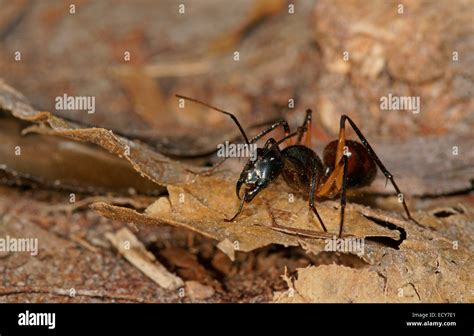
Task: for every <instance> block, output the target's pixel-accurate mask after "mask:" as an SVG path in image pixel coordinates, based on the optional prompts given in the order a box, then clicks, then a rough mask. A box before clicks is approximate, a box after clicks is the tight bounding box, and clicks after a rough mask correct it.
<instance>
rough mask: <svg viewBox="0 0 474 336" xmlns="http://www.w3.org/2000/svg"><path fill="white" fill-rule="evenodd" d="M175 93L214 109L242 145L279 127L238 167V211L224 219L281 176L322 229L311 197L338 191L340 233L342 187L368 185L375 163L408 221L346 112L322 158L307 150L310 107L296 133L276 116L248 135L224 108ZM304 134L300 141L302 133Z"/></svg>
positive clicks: (343, 201) (390, 177) (343, 202)
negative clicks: (305, 200)
mask: <svg viewBox="0 0 474 336" xmlns="http://www.w3.org/2000/svg"><path fill="white" fill-rule="evenodd" d="M176 97H178V98H181V99H185V100H189V101H192V102H195V103H198V104H201V105H203V106H206V107H208V108H211V109H213V110H216V111H218V112H220V113H223V114H225V115H228V116H229V117H230V118H232V120H233V121H234V123H235V124H236V125H237V127H238V128H239V130H240V133H241V134H242V136H243V138H244V140H245V143H246V144H247V145H249V146H250V144H254V143H255V142H257V141H258V140H259V139H260V138H262V137H263V136H265V135H267V134H268V133H270V132H272V131H273V130H275V129H276V128H277V127H280V126H281V127H282V128H283V131H284V133H285V136H284V137H283V138H282V139H280V140H278V141H277V140H275V139H273V138H269V139H268V140H267V141H266V143H265V145H264V146H263V147H262V148H257V153H256V154H257V155H256V158H254V159H251V160H249V162H247V164H246V165H245V167H244V169H243V170H242V172H241V174H240V177H239V180H238V181H237V184H236V193H237V197H238V198H239V199H240V200H241V201H240V205H239V209H238V210H237V212H236V213H235V215H234V216H233V217H232V218H231V219H225V221H227V222H232V221H234V220H235V219H236V218H237V216H239V214H240V213H241V212H242V209H243V206H244V203H245V202H247V203H250V202H251V201H252V200H253V199H254V197H255V196H256V195H257V194H258V193H260V192H261V191H262V190H263V189H265V188H266V187H267V186H268V185H269V184H270V183H271V182H273V181H274V180H275V179H276V178H277V177H278V176H280V175H282V176H283V178H284V180H285V182H286V183H287V184H288V186H290V187H292V188H294V189H296V191H298V192H304V193H306V194H309V207H310V208H311V209H312V211H313V212H314V214H315V215H316V217H317V218H318V221H319V223H320V224H321V227H322V228H323V230H324V232H327V229H326V226H325V225H324V222H323V220H322V218H321V216H319V213H318V211H317V209H316V206H315V198H316V197H334V196H336V195H337V194H338V193H340V195H341V198H340V202H341V205H340V225H339V237H342V232H343V227H344V210H345V206H346V190H347V189H348V188H359V187H364V186H368V185H370V184H371V183H372V182H373V181H374V179H375V176H376V174H377V166H378V167H379V168H380V170H381V171H382V172H383V174H384V175H385V177H386V178H387V180H390V182H391V183H392V185H393V187H394V188H395V191H396V192H397V194H398V195H401V201H402V204H403V208H404V209H405V213H406V215H407V217H408V218H409V219H410V220H412V221H414V219H413V218H412V217H411V215H410V211H409V210H408V207H407V205H406V203H405V199H404V197H403V194H402V193H401V191H400V189H399V188H398V186H397V184H396V183H395V180H394V178H393V175H392V174H391V173H390V172H389V171H388V170H387V168H385V166H384V165H383V163H382V161H380V159H379V157H378V156H377V154H375V152H374V150H373V149H372V146H370V144H369V142H368V141H367V139H366V138H365V136H364V135H363V134H362V132H361V131H360V129H359V128H358V127H357V125H356V124H355V123H354V121H352V119H351V118H350V117H348V116H347V115H342V116H341V119H340V126H339V138H338V140H334V141H331V142H330V143H329V144H328V145H327V146H326V147H325V149H324V152H323V160H322V161H321V159H320V158H319V156H318V155H317V154H316V153H315V152H314V151H313V150H312V149H311V148H309V146H310V142H311V119H312V117H311V116H312V111H311V110H310V109H308V110H306V118H305V120H304V122H303V125H302V126H301V127H298V130H297V131H296V132H293V133H291V132H290V127H289V125H288V122H287V121H286V120H284V119H280V120H278V121H277V122H275V123H273V124H272V125H271V126H269V127H268V128H267V129H265V130H263V131H261V132H260V133H258V134H257V135H256V136H254V137H253V138H251V139H249V138H248V137H247V135H246V133H245V131H244V129H243V128H242V126H241V125H240V123H239V121H238V120H237V117H236V116H235V115H233V114H232V113H230V112H226V111H224V110H221V109H219V108H217V107H214V106H211V105H209V104H207V103H204V102H202V101H199V100H197V99H194V98H189V97H185V96H182V95H176ZM346 121H347V122H348V123H349V125H350V126H351V127H352V129H353V130H354V131H355V133H356V134H357V136H358V137H359V140H360V142H357V141H354V140H346V136H345V127H346ZM305 135H306V138H305V141H304V144H303V142H302V139H303V136H305ZM294 137H296V141H294V143H292V144H290V145H289V146H288V147H285V148H284V149H283V150H281V149H280V147H279V146H280V145H281V144H282V143H284V142H286V141H287V140H289V139H290V138H294ZM226 159H227V157H226V158H224V159H222V160H221V161H219V162H217V163H216V164H215V165H214V166H213V167H211V168H210V169H209V170H207V171H206V173H211V172H212V171H214V169H215V168H216V167H217V166H219V165H220V164H221V163H222V162H224V161H225V160H226ZM242 186H244V187H245V188H244V193H243V195H242V196H241V195H240V194H241V192H240V191H241V189H242Z"/></svg>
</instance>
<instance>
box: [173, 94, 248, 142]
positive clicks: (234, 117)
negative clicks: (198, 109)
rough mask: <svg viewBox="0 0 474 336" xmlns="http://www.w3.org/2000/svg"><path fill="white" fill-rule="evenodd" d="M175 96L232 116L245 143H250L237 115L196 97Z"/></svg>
mask: <svg viewBox="0 0 474 336" xmlns="http://www.w3.org/2000/svg"><path fill="white" fill-rule="evenodd" d="M175 96H176V97H178V98H182V99H186V100H189V101H192V102H195V103H198V104H201V105H203V106H206V107H209V108H211V109H213V110H216V111H217V112H221V113H224V114H226V115H228V116H229V117H231V118H232V120H233V121H234V122H235V124H236V125H237V127H238V128H239V130H240V133H242V135H243V137H244V139H245V142H246V143H247V145H250V142H249V138H248V137H247V134H245V131H244V129H243V128H242V126H241V125H240V123H239V121H238V120H237V117H236V116H235V115H233V114H232V113H230V112H227V111H224V110H221V109H219V108H217V107H214V106H212V105H209V104H207V103H204V102H202V101H200V100H197V99H195V98H190V97H186V96H182V95H178V94H177V95H175Z"/></svg>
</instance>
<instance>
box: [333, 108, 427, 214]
mask: <svg viewBox="0 0 474 336" xmlns="http://www.w3.org/2000/svg"><path fill="white" fill-rule="evenodd" d="M346 120H347V121H348V122H349V124H350V125H351V127H352V129H353V130H354V132H355V133H356V134H357V136H358V137H359V139H360V141H361V143H362V145H364V147H365V149H366V150H367V153H368V154H369V156H370V157H371V158H372V160H374V161H375V163H376V164H377V166H378V167H379V168H380V170H381V171H382V173H383V174H384V175H385V177H386V178H387V180H390V182H391V183H392V186H393V187H394V188H395V191H396V192H397V194H398V195H402V204H403V208H404V209H405V213H406V215H407V217H408V219H410V220H412V221H413V222H415V223H418V222H417V221H415V220H414V219H413V218H412V217H411V215H410V211H409V210H408V207H407V205H406V203H405V198H404V197H403V194H402V192H401V191H400V189H399V188H398V185H397V184H396V183H395V179H394V178H393V175H392V174H391V173H390V172H389V171H388V169H387V168H385V166H384V164H383V163H382V161H380V159H379V157H378V156H377V154H375V151H374V150H373V149H372V146H370V144H369V142H368V141H367V139H366V138H365V137H364V135H363V134H362V132H361V131H360V129H359V128H358V127H357V125H356V124H355V123H354V122H353V121H352V119H351V118H349V117H348V116H347V115H342V116H341V123H340V133H339V144H338V150H337V153H336V162H338V160H340V159H341V158H342V154H343V153H342V152H341V154H340V156H339V157H338V153H339V151H340V150H342V151H343V149H342V148H341V149H340V148H339V145H340V144H341V135H342V137H343V138H342V142H344V141H345V139H344V130H345V122H346ZM343 146H345V145H344V144H343V145H342V147H343Z"/></svg>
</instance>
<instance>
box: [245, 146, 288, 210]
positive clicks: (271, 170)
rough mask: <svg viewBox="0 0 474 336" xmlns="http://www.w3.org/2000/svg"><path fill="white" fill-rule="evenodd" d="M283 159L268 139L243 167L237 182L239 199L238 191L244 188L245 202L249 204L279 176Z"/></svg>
mask: <svg viewBox="0 0 474 336" xmlns="http://www.w3.org/2000/svg"><path fill="white" fill-rule="evenodd" d="M282 169H283V159H282V157H281V153H280V149H279V148H278V144H277V143H276V141H275V140H274V139H269V140H268V141H267V142H266V143H265V146H264V147H263V148H257V153H256V155H255V156H254V157H252V158H251V159H250V160H249V162H247V164H246V165H245V167H244V169H243V170H242V173H240V178H239V180H238V181H237V185H236V193H237V197H239V198H240V189H241V188H242V186H244V196H243V197H244V198H245V201H247V202H250V201H251V200H252V199H253V198H254V197H255V196H256V195H257V194H258V193H259V192H260V191H261V190H263V189H264V188H266V187H267V186H268V185H269V184H270V182H272V181H273V180H275V179H276V178H277V177H278V175H280V173H281V171H282Z"/></svg>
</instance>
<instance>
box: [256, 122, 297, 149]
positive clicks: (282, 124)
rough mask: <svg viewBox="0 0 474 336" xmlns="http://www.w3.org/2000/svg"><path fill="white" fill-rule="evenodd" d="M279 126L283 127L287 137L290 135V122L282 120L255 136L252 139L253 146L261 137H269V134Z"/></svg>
mask: <svg viewBox="0 0 474 336" xmlns="http://www.w3.org/2000/svg"><path fill="white" fill-rule="evenodd" d="M278 126H282V127H283V130H284V132H285V137H286V136H288V135H289V134H290V126H288V122H287V121H286V120H285V119H280V120H278V121H277V122H275V123H274V124H272V125H271V126H270V127H268V128H267V129H265V130H263V131H261V132H260V133H258V134H257V135H256V136H254V137H253V138H252V139H250V143H251V144H252V143H254V142H257V141H258V140H259V139H260V138H261V137H263V136H265V135H267V134H268V133H270V132H271V131H273V130H274V129H275V128H277V127H278Z"/></svg>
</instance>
